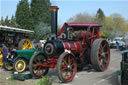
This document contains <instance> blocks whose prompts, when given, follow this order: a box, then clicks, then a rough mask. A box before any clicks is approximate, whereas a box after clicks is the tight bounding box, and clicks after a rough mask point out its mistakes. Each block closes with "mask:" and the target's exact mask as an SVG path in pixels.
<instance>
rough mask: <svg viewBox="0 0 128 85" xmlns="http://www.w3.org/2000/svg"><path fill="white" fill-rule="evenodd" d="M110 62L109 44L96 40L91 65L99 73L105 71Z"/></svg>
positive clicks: (102, 40)
mask: <svg viewBox="0 0 128 85" xmlns="http://www.w3.org/2000/svg"><path fill="white" fill-rule="evenodd" d="M109 62H110V48H109V44H108V42H107V41H106V40H104V39H96V40H95V41H94V42H93V45H92V48H91V63H92V65H93V66H94V68H95V69H96V70H97V71H105V70H106V69H107V68H108V66H109Z"/></svg>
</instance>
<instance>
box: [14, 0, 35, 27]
mask: <svg viewBox="0 0 128 85" xmlns="http://www.w3.org/2000/svg"><path fill="white" fill-rule="evenodd" d="M16 23H17V24H18V25H19V26H20V27H21V28H24V29H33V20H32V16H31V12H30V8H29V3H28V0H21V1H20V2H19V4H18V5H17V9H16Z"/></svg>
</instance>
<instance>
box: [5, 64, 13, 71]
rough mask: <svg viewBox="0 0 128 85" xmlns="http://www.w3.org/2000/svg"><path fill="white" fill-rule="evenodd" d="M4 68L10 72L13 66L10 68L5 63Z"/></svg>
mask: <svg viewBox="0 0 128 85" xmlns="http://www.w3.org/2000/svg"><path fill="white" fill-rule="evenodd" d="M5 68H6V69H7V70H9V71H10V70H12V69H13V66H10V65H8V64H6V63H5Z"/></svg>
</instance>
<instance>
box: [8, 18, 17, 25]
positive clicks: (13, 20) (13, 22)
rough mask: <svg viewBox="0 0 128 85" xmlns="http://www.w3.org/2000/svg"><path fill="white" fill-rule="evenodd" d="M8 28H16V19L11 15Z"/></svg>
mask: <svg viewBox="0 0 128 85" xmlns="http://www.w3.org/2000/svg"><path fill="white" fill-rule="evenodd" d="M9 26H10V27H16V19H15V16H13V15H12V17H11V20H10V25H9Z"/></svg>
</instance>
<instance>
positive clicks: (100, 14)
mask: <svg viewBox="0 0 128 85" xmlns="http://www.w3.org/2000/svg"><path fill="white" fill-rule="evenodd" d="M104 19H105V15H104V12H103V11H102V10H101V8H99V9H98V11H97V14H96V21H97V23H99V24H103V22H104Z"/></svg>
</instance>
